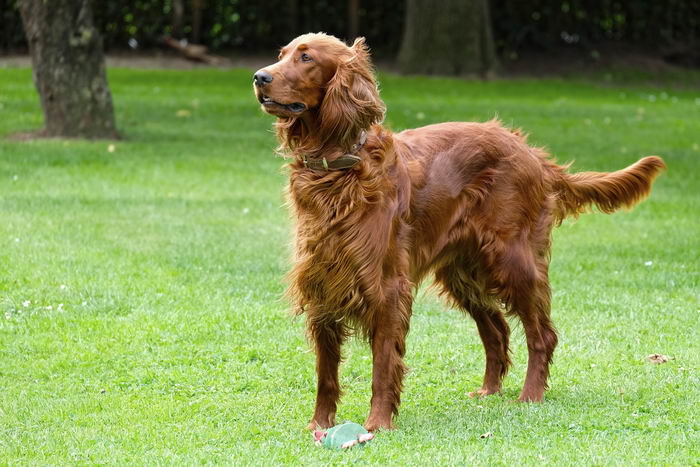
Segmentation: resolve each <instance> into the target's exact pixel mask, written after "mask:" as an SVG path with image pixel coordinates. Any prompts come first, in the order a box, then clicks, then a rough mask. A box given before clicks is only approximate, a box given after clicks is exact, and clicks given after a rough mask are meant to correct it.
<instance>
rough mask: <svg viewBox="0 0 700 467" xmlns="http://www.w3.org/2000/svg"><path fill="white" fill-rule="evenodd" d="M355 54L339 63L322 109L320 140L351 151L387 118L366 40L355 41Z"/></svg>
mask: <svg viewBox="0 0 700 467" xmlns="http://www.w3.org/2000/svg"><path fill="white" fill-rule="evenodd" d="M350 49H351V51H352V55H351V56H350V57H349V58H345V59H342V61H341V62H340V63H338V68H337V70H336V72H335V75H334V76H333V78H331V80H330V81H329V82H328V87H327V88H326V93H325V96H324V98H323V102H322V103H321V107H320V109H319V129H318V132H319V135H318V136H319V137H320V139H321V143H322V145H326V144H328V143H331V144H333V145H340V147H341V148H342V149H343V150H345V151H349V150H350V148H351V147H352V145H353V144H355V143H356V142H357V138H358V137H359V134H360V132H361V131H362V130H367V129H368V128H369V127H370V126H371V125H373V124H374V123H380V122H381V121H382V120H383V119H384V112H385V110H386V107H385V106H384V102H382V100H381V98H380V97H379V90H378V89H377V82H376V80H375V77H374V70H373V69H372V63H371V62H370V59H369V51H368V49H367V46H366V45H365V39H364V37H360V38H358V39H356V40H355V43H354V44H353V45H352V47H351V48H350Z"/></svg>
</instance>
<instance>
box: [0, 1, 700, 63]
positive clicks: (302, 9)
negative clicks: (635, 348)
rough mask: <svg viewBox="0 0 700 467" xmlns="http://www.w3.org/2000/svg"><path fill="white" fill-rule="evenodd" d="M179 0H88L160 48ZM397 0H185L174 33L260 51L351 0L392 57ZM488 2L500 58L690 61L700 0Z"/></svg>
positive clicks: (109, 45)
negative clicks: (638, 51) (610, 56)
mask: <svg viewBox="0 0 700 467" xmlns="http://www.w3.org/2000/svg"><path fill="white" fill-rule="evenodd" d="M177 1H178V0H119V1H117V0H101V1H99V2H96V4H95V5H96V8H95V15H96V21H97V24H99V25H100V27H101V31H102V33H103V39H104V44H105V48H106V49H107V50H108V51H115V50H117V51H118V50H128V49H130V48H139V49H151V48H156V47H159V46H160V44H161V41H162V38H163V37H165V36H170V35H174V36H178V34H173V33H174V31H173V29H174V22H173V11H174V4H175V3H177ZM181 1H182V0H181ZM18 3H19V0H0V12H2V13H1V16H0V52H5V53H7V52H24V51H26V39H25V37H24V33H23V30H22V24H21V21H20V16H19V11H18ZM405 3H406V2H405V0H377V1H371V2H370V1H366V0H365V1H356V2H347V1H342V0H336V1H332V0H315V1H299V0H268V1H265V2H261V1H259V0H194V1H191V0H184V1H182V5H183V7H184V10H183V17H182V28H181V33H180V34H179V35H181V36H182V37H184V38H187V39H189V40H190V41H193V42H198V43H202V44H204V45H207V46H209V47H210V48H211V49H213V50H219V51H222V50H231V51H234V50H235V51H240V52H251V53H255V52H259V51H266V52H268V51H269V50H270V49H271V48H276V47H279V46H281V45H283V44H285V43H287V42H288V41H289V39H290V38H291V37H293V36H295V35H297V34H299V33H302V32H308V31H325V32H328V33H331V34H334V35H337V36H339V37H344V38H348V35H349V31H351V29H349V26H348V24H349V21H350V19H349V18H350V14H349V9H350V8H353V7H350V6H349V5H351V4H354V5H355V6H354V8H356V13H355V14H356V17H357V24H358V27H357V33H358V34H359V35H363V36H365V37H367V39H368V42H369V43H370V45H371V46H372V48H373V50H374V52H375V53H376V54H377V55H380V56H384V57H393V56H394V55H395V54H396V52H397V51H398V48H399V46H400V42H401V37H402V30H403V23H404V20H405V8H406V5H405ZM490 9H491V17H492V22H493V31H494V36H495V41H496V46H497V50H498V53H499V55H501V56H502V57H506V58H516V57H517V56H518V54H521V53H523V52H527V51H547V50H550V49H553V48H562V47H563V48H571V49H578V50H580V51H585V52H587V53H591V54H592V55H593V56H594V58H595V54H596V53H597V52H596V50H597V49H598V48H599V47H601V46H602V45H606V44H608V45H609V44H611V43H613V44H625V45H631V46H635V47H639V48H643V49H645V50H649V51H653V52H659V53H662V54H664V55H667V56H668V57H669V58H670V60H671V61H677V62H680V63H682V64H690V65H693V64H695V65H698V63H696V61H697V60H698V54H699V52H698V50H700V32H699V31H700V1H698V0H528V1H522V0H491V1H490ZM197 17H198V19H197ZM197 24H199V26H198V27H197ZM193 28H194V29H195V30H194V31H193ZM193 33H195V37H193ZM197 36H198V37H197ZM193 39H194V40H193ZM684 62H686V63H684Z"/></svg>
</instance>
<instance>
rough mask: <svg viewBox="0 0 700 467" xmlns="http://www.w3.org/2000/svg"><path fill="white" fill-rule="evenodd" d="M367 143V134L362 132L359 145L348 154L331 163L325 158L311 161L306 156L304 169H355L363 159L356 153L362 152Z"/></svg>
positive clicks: (356, 144)
mask: <svg viewBox="0 0 700 467" xmlns="http://www.w3.org/2000/svg"><path fill="white" fill-rule="evenodd" d="M365 141H367V132H366V131H364V130H362V132H361V133H360V139H359V140H358V141H357V143H355V144H353V146H352V148H350V152H349V153H348V154H345V155H342V156H340V157H338V158H337V159H333V160H332V161H330V162H329V161H327V160H326V158H325V157H323V158H321V159H309V158H308V157H306V156H304V159H302V162H303V163H304V167H307V168H309V169H312V170H343V169H349V168H351V167H354V166H355V164H357V163H358V162H360V161H361V160H362V158H361V157H360V156H358V155H356V153H357V151H359V150H360V148H362V146H363V145H364V144H365Z"/></svg>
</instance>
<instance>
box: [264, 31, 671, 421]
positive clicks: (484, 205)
mask: <svg viewBox="0 0 700 467" xmlns="http://www.w3.org/2000/svg"><path fill="white" fill-rule="evenodd" d="M253 88H254V91H255V95H256V97H257V99H258V102H259V103H260V105H261V107H262V109H263V110H264V111H265V112H267V113H268V114H271V115H274V116H275V117H277V119H276V124H275V126H276V133H277V137H278V139H279V142H280V147H279V150H280V151H281V152H282V153H284V154H285V155H287V156H288V157H289V158H290V159H291V162H290V163H289V187H288V197H289V200H290V205H291V208H292V211H293V215H294V217H295V219H296V232H295V259H294V266H293V268H292V270H291V272H290V274H289V290H288V295H289V297H290V298H291V300H292V301H293V302H294V304H295V310H296V311H297V313H299V314H305V316H306V323H307V328H308V335H309V339H310V341H311V342H312V343H313V346H314V349H315V352H316V371H317V376H318V384H317V395H316V405H315V410H314V414H313V417H312V418H311V422H310V424H309V428H311V429H314V428H316V427H320V428H328V427H331V426H333V425H334V424H335V413H336V408H337V403H338V400H339V398H340V393H341V391H340V385H339V382H338V365H339V363H340V361H341V345H342V344H343V342H344V340H345V339H346V338H347V337H348V335H349V334H351V333H352V332H358V333H360V334H361V335H363V336H364V337H366V338H367V340H368V341H369V343H370V345H371V348H372V356H373V369H372V400H371V408H370V412H369V416H368V418H367V420H366V422H365V428H366V429H367V430H370V431H374V430H377V429H380V428H386V429H390V428H392V427H393V425H392V423H393V417H394V415H395V414H397V413H398V407H399V403H400V398H401V390H402V386H403V377H404V373H405V372H406V367H405V365H404V363H403V357H404V354H405V350H406V345H405V338H406V334H407V332H408V330H409V320H410V317H411V305H412V291H413V290H415V288H416V286H417V285H418V284H419V283H420V282H421V281H422V280H423V279H425V278H426V277H428V276H431V275H432V277H433V278H434V283H435V285H436V286H437V287H438V288H439V289H440V292H441V294H443V295H444V296H445V297H446V298H447V299H448V300H449V301H450V302H451V303H452V304H453V305H454V306H456V307H457V308H459V309H461V310H462V311H464V312H465V313H467V314H469V315H470V316H471V317H472V318H473V319H474V321H475V322H476V326H477V329H478V331H479V336H480V337H481V340H482V342H483V345H484V349H485V352H486V370H485V374H484V380H483V385H482V386H481V388H480V389H478V390H477V391H475V392H474V393H471V394H470V395H471V396H485V395H488V394H494V393H497V392H499V391H500V390H501V382H502V380H503V377H504V375H505V374H506V372H507V370H508V368H509V366H510V364H511V361H510V358H509V347H508V345H509V344H508V343H509V335H510V329H509V326H508V322H507V321H506V315H509V316H517V317H518V318H519V319H520V321H521V322H522V325H523V328H524V331H525V337H526V341H527V349H528V365H527V373H526V377H525V384H524V386H523V389H522V392H521V393H520V397H519V400H521V401H532V402H536V401H541V400H542V398H543V395H544V392H545V389H546V388H547V378H548V374H549V365H550V362H551V360H552V354H553V352H554V348H555V347H556V345H557V333H556V330H555V328H554V326H553V324H552V321H551V319H550V295H551V294H550V286H549V280H548V265H549V258H550V242H551V231H552V228H553V227H555V226H557V225H559V224H560V223H561V222H562V221H563V220H564V218H566V217H568V216H578V215H579V214H581V213H584V212H587V211H589V210H590V209H591V207H592V205H595V206H597V207H598V209H599V210H601V211H603V212H605V213H611V212H613V211H615V210H617V209H618V208H621V207H631V206H633V205H635V204H636V203H638V202H639V201H640V200H642V199H643V198H644V197H646V196H647V195H648V194H649V192H650V190H651V184H652V182H653V180H654V179H655V177H656V176H657V175H658V174H659V173H660V172H661V171H662V170H663V169H665V164H664V161H663V160H662V159H661V158H659V157H655V156H649V157H645V158H643V159H641V160H639V161H638V162H636V163H635V164H633V165H631V166H629V167H627V168H626V169H622V170H618V171H616V172H610V173H598V172H582V173H576V174H570V173H568V172H567V168H568V166H560V165H557V164H556V162H555V161H554V159H552V158H550V157H549V155H548V154H547V153H546V152H545V151H544V150H542V149H540V148H536V147H531V146H529V145H528V144H527V142H526V137H525V136H524V135H522V134H521V133H520V132H519V131H517V130H510V129H507V128H504V127H503V126H502V125H501V124H500V123H499V122H498V121H496V120H492V121H489V122H486V123H461V122H449V123H440V124H434V125H428V126H425V127H422V128H417V129H412V130H406V131H403V132H400V133H392V132H391V131H389V130H388V129H386V128H384V127H383V126H382V121H383V118H384V113H385V105H384V103H383V102H382V100H381V98H380V96H379V91H378V88H377V82H376V78H375V75H374V71H373V67H372V64H371V61H370V57H369V51H368V48H367V46H366V45H365V41H364V39H363V38H360V39H357V40H355V41H354V43H353V45H352V46H347V45H346V44H345V43H344V42H342V41H340V40H339V39H337V38H335V37H333V36H330V35H326V34H323V33H318V34H305V35H302V36H299V37H297V38H296V39H294V40H293V41H291V42H290V43H289V44H288V45H286V46H284V47H283V48H282V49H281V51H280V54H279V58H278V61H277V62H276V63H274V64H272V65H270V66H267V67H265V68H262V69H260V70H258V71H257V72H256V73H255V74H254V77H253Z"/></svg>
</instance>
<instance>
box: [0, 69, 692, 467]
mask: <svg viewBox="0 0 700 467" xmlns="http://www.w3.org/2000/svg"><path fill="white" fill-rule="evenodd" d="M109 75H110V76H109V77H110V82H111V87H112V93H113V96H114V100H115V106H116V112H117V119H118V124H119V127H120V130H121V132H122V134H123V136H124V139H123V140H122V141H118V142H115V143H110V142H107V141H98V142H82V141H61V140H52V141H33V142H17V141H11V140H6V139H5V138H4V136H5V135H8V134H10V133H13V132H17V131H22V130H30V129H33V128H38V127H40V125H41V121H42V116H41V111H40V108H39V104H38V97H37V96H36V92H35V90H34V87H33V85H32V82H31V71H30V70H28V69H0V464H5V463H7V464H25V463H29V464H54V465H61V464H66V463H85V464H96V463H109V464H115V463H116V464H166V465H167V464H171V463H177V464H195V463H197V464H199V463H224V464H239V465H240V464H277V463H303V464H308V465H321V464H326V463H382V464H384V463H389V464H394V465H405V464H410V463H412V464H414V465H420V464H426V463H438V464H466V465H468V464H483V465H494V464H502V465H513V464H515V465H517V464H569V465H590V464H598V465H602V464H606V465H608V464H631V465H636V464H654V465H658V464H680V465H688V464H694V465H698V462H699V459H700V421H699V420H700V410H699V408H698V407H699V404H700V392H699V389H698V387H699V386H700V377H699V376H698V369H699V368H700V345H699V342H700V332H699V329H700V326H699V325H698V322H699V319H700V302H699V297H698V295H699V289H700V288H699V269H700V266H699V265H700V240H699V238H700V175H699V169H700V88H693V87H692V86H689V85H685V86H681V87H673V85H671V84H664V85H663V86H665V87H663V88H661V87H650V86H648V85H644V84H642V83H640V82H635V83H636V84H635V83H633V84H628V85H623V84H620V83H619V82H616V81H613V82H607V81H605V80H601V81H602V82H603V83H604V84H600V85H598V84H592V83H590V82H589V83H586V82H582V81H571V80H569V81H566V80H559V79H546V80H515V81H508V80H504V81H492V82H472V81H460V80H450V79H430V78H401V77H397V76H393V75H382V76H381V77H380V78H381V79H380V80H381V84H382V89H383V96H384V98H385V100H386V102H387V105H388V108H389V112H388V115H387V124H388V126H389V127H391V128H393V129H395V130H400V129H403V128H408V127H415V126H420V125H424V124H428V123H432V122H438V121H445V120H480V121H483V120H486V119H489V118H492V117H493V116H494V115H498V117H499V118H500V119H501V120H502V121H503V122H504V123H505V124H508V125H512V126H518V127H521V128H523V129H524V130H526V131H528V132H529V133H530V134H531V137H530V140H531V142H533V143H535V144H539V145H545V146H547V147H548V148H549V150H550V151H551V152H552V153H553V154H555V155H556V156H557V158H558V159H559V160H560V161H570V160H575V161H576V162H575V164H574V168H575V169H578V170H613V169H617V168H621V167H624V166H626V165H628V164H630V163H632V162H633V161H635V160H637V159H638V158H639V157H640V156H643V155H649V154H657V155H661V156H663V157H664V158H665V159H666V161H667V163H668V166H669V171H668V172H667V173H666V174H664V175H662V176H661V177H660V178H659V179H658V181H657V183H656V185H655V187H654V191H653V193H652V196H651V198H650V199H649V200H648V201H646V202H644V203H643V204H641V205H640V206H639V207H637V208H636V209H635V210H634V211H632V212H621V213H618V214H615V215H612V216H606V215H603V214H600V213H596V214H592V215H587V216H584V217H582V218H581V219H580V220H578V221H577V222H566V223H565V224H564V225H563V226H562V227H561V228H559V229H558V230H557V231H556V232H555V236H554V237H555V238H554V252H553V258H554V259H553V261H552V266H551V273H550V275H551V279H552V285H553V290H554V296H553V317H554V321H555V323H556V324H557V326H558V328H559V331H560V345H559V348H558V349H557V353H556V355H555V364H554V366H553V368H552V377H551V387H552V389H551V390H550V391H549V392H548V393H547V396H546V401H545V402H544V403H543V404H520V403H516V402H514V400H515V399H516V398H517V395H518V393H519V390H520V387H521V385H522V381H523V378H524V373H525V363H526V351H525V343H524V338H523V334H522V330H521V328H520V326H519V325H516V324H515V323H513V324H514V327H515V332H514V338H513V350H514V362H515V365H514V368H513V369H512V371H511V373H510V374H509V375H508V376H507V378H506V381H505V385H504V387H505V390H504V393H503V394H502V395H501V396H492V397H489V398H486V399H482V400H473V399H470V398H468V397H467V393H468V392H469V391H471V390H474V389H476V388H477V387H478V386H479V385H480V383H481V376H482V372H483V364H484V358H483V350H482V346H481V342H480V340H479V338H478V335H477V332H476V327H475V326H474V324H473V323H472V322H471V321H470V320H469V319H467V318H465V317H464V316H462V315H461V314H459V313H458V312H455V311H450V310H447V309H446V307H445V306H444V305H443V304H442V303H441V302H440V301H439V300H438V299H437V298H435V297H434V296H433V295H431V293H428V292H426V291H424V289H421V292H420V293H419V294H418V298H417V300H416V302H415V306H414V317H413V321H412V328H411V333H410V335H409V339H408V356H407V363H408V365H409V367H410V368H411V371H410V373H409V374H408V376H407V378H406V385H405V391H404V396H403V404H402V406H401V415H400V416H399V417H398V419H397V426H398V430H396V431H393V432H382V433H380V434H379V436H378V438H377V439H376V440H375V441H374V442H373V443H372V444H371V445H370V446H369V447H367V448H365V449H362V450H356V451H351V452H346V453H337V452H331V451H326V450H323V449H320V448H317V447H316V446H314V444H313V442H312V439H311V435H310V434H309V432H307V431H305V429H304V427H305V426H306V423H307V422H308V419H309V418H310V416H311V411H312V404H313V399H314V388H315V375H314V356H313V354H312V353H311V352H310V351H309V346H308V344H307V342H306V341H305V337H304V332H303V329H304V323H303V319H293V318H291V317H290V316H289V315H288V314H287V313H286V310H287V304H286V303H285V302H284V301H283V299H282V297H281V296H282V292H283V289H284V285H283V275H284V273H285V271H286V269H287V267H288V258H289V256H290V249H289V245H290V222H289V216H288V213H287V210H286V208H285V206H284V197H283V189H284V185H285V175H284V171H283V170H282V166H283V161H282V159H280V158H279V157H276V156H275V155H274V154H273V148H274V147H275V145H276V143H275V140H274V135H273V134H272V132H271V131H270V128H271V123H272V120H271V118H270V117H268V116H266V115H263V114H262V113H261V112H260V110H259V109H258V106H257V104H256V102H255V100H254V99H253V97H252V95H251V72H250V71H249V70H235V71H221V70H196V71H152V70H150V71H148V70H126V69H112V70H110V72H109ZM681 75H682V74H681ZM687 77H688V79H687V81H688V82H691V81H692V80H693V79H694V78H695V77H697V74H695V75H691V74H688V75H687ZM181 110H187V111H188V112H180V116H178V111H181ZM183 114H186V115H185V116H182V115H183ZM111 144H114V146H113V147H112V148H110V145H111ZM110 149H113V150H112V151H110ZM652 353H662V354H665V355H668V356H670V357H671V358H672V359H671V360H670V361H669V362H668V363H666V364H662V365H653V364H651V363H648V362H646V361H645V357H646V356H647V355H649V354H652ZM345 356H346V361H345V363H344V364H343V367H342V382H343V385H344V388H345V396H344V398H343V401H342V404H341V406H340V409H339V414H338V417H339V420H352V421H357V422H362V421H364V417H365V416H366V414H367V412H368V408H369V397H370V384H369V381H370V374H371V354H370V352H369V349H368V348H367V346H366V345H365V344H364V343H363V342H361V341H354V340H353V341H351V342H350V343H349V344H348V345H347V346H346V348H345ZM485 432H492V433H493V436H492V437H490V438H486V439H482V438H480V435H481V434H482V433H485Z"/></svg>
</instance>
